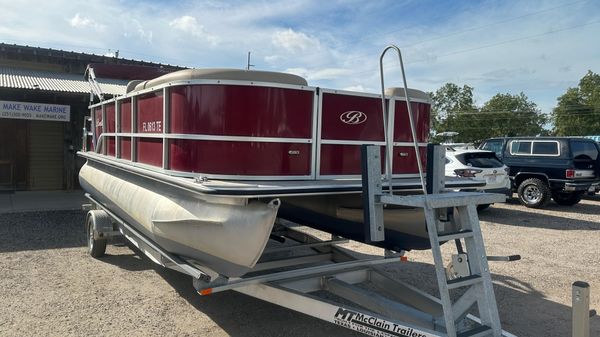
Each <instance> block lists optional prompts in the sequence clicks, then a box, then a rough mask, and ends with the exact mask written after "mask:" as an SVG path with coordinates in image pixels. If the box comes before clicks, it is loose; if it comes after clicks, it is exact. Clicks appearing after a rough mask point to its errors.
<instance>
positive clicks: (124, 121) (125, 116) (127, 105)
mask: <svg viewBox="0 0 600 337" xmlns="http://www.w3.org/2000/svg"><path fill="white" fill-rule="evenodd" d="M119 104H121V121H120V124H121V125H120V126H121V130H120V132H131V99H130V98H128V99H126V100H123V101H121V102H120V103H119Z"/></svg>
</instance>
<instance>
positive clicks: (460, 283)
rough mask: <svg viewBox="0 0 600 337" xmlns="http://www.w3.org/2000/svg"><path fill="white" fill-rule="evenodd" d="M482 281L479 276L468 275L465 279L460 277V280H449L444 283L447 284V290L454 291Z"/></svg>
mask: <svg viewBox="0 0 600 337" xmlns="http://www.w3.org/2000/svg"><path fill="white" fill-rule="evenodd" d="M482 280H483V279H482V278H481V276H480V275H477V274H476V275H470V276H467V277H461V278H457V279H454V280H450V281H448V282H446V283H447V284H448V289H455V288H460V287H466V286H470V285H473V284H475V283H479V282H481V281H482Z"/></svg>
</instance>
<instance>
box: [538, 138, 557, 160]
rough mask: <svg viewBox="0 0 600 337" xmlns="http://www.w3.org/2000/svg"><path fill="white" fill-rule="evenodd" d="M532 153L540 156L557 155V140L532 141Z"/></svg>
mask: <svg viewBox="0 0 600 337" xmlns="http://www.w3.org/2000/svg"><path fill="white" fill-rule="evenodd" d="M532 154H534V155H541V156H558V155H559V154H560V153H559V152H558V142H555V141H546V142H538V141H535V142H533V152H532Z"/></svg>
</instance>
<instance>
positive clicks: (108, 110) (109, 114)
mask: <svg viewBox="0 0 600 337" xmlns="http://www.w3.org/2000/svg"><path fill="white" fill-rule="evenodd" d="M104 113H105V114H106V125H104V132H110V133H114V132H115V104H114V103H109V104H106V105H105V106H104Z"/></svg>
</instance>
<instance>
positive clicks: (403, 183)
mask: <svg viewBox="0 0 600 337" xmlns="http://www.w3.org/2000/svg"><path fill="white" fill-rule="evenodd" d="M79 155H80V156H82V157H84V158H86V159H88V160H90V161H92V162H94V163H98V164H101V165H105V166H109V167H113V168H117V169H120V170H123V171H126V172H129V173H132V174H135V175H140V176H144V177H146V178H149V179H153V180H158V181H162V182H164V183H168V184H171V185H176V186H179V187H183V188H185V189H188V190H192V191H194V192H199V193H204V194H210V195H218V196H223V197H228V196H229V197H245V198H253V197H256V198H261V197H282V196H294V195H307V194H340V193H361V192H362V186H363V185H362V180H361V179H360V178H345V179H328V180H309V179H305V180H274V181H265V180H215V179H202V178H201V177H195V178H190V177H178V176H173V175H170V174H167V173H165V172H161V171H160V170H157V169H149V168H146V167H145V166H143V165H142V166H141V165H135V164H133V165H132V163H125V162H123V161H121V160H118V159H116V160H115V159H108V158H107V157H106V156H102V155H98V154H95V153H91V152H79ZM484 185H485V183H483V182H481V181H475V180H471V179H468V178H453V177H446V181H445V187H446V189H448V190H459V189H476V188H478V187H481V186H484ZM387 186H389V184H387V183H384V184H383V187H384V189H387ZM392 186H393V189H394V191H398V192H399V193H402V192H407V193H411V194H413V193H415V192H417V193H418V192H420V191H421V182H420V180H419V178H395V179H393V180H392Z"/></svg>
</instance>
